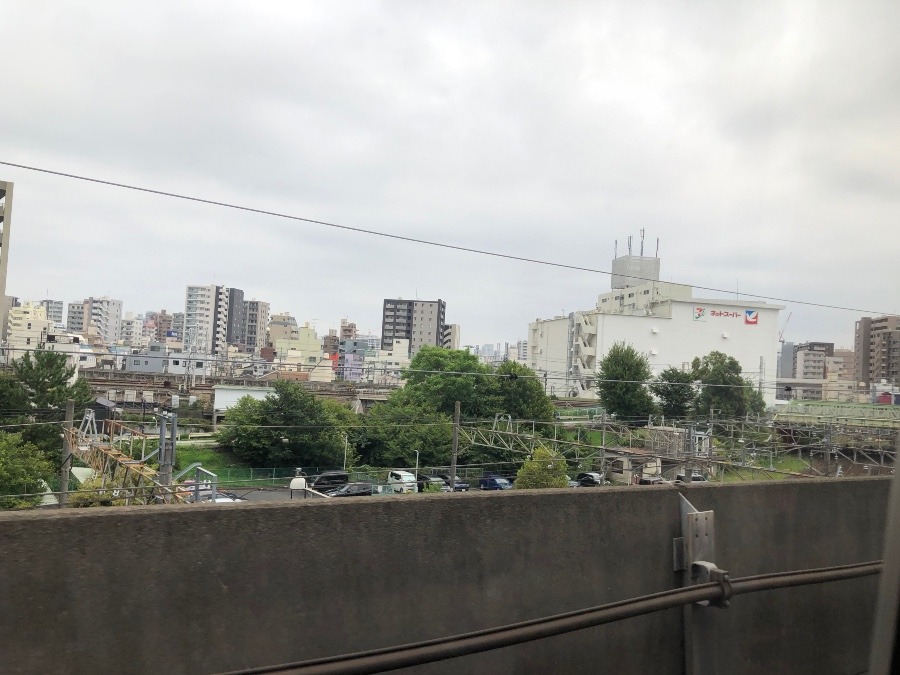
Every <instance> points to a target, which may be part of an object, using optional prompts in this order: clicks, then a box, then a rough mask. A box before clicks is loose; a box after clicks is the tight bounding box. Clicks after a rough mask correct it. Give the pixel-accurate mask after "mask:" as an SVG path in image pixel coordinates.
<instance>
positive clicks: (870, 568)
mask: <svg viewBox="0 0 900 675" xmlns="http://www.w3.org/2000/svg"><path fill="white" fill-rule="evenodd" d="M881 568H882V563H881V561H876V562H867V563H859V564H854V565H841V566H838V567H825V568H818V569H809V570H797V571H792V572H778V573H774V574H760V575H757V576H750V577H743V578H740V579H734V580H732V581H731V582H730V592H729V590H728V589H727V588H726V586H725V585H724V584H718V583H708V584H697V585H695V586H689V587H685V588H676V589H672V590H668V591H662V592H660V593H653V594H651V595H644V596H641V597H638V598H631V599H629V600H621V601H619V602H613V603H609V604H606V605H600V606H598V607H591V608H588V609H583V610H577V611H574V612H568V613H565V614H557V615H555V616H549V617H544V618H541V619H532V620H530V621H523V622H520V623H515V624H509V625H506V626H499V627H496V628H488V629H486V630H480V631H474V632H471V633H464V634H461V635H453V636H449V637H444V638H437V639H434V640H426V641H423V642H415V643H411V644H407V645H399V646H396V647H386V648H382V649H374V650H370V651H365V652H357V653H355V654H345V655H341V656H330V657H325V658H321V659H313V660H307V661H300V662H295V663H285V664H281V665H275V666H263V667H260V668H251V669H247V670H239V671H234V672H233V673H232V674H231V675H238V674H241V675H250V674H253V673H276V672H285V671H291V672H295V673H304V674H305V675H338V674H344V673H348V674H349V673H380V672H384V671H387V670H394V669H397V668H406V667H409V666H415V665H420V664H423V663H432V662H434V661H442V660H445V659H450V658H456V657H459V656H465V655H467V654H476V653H479V652H485V651H490V650H493V649H499V648H501V647H508V646H511V645H516V644H521V643H524V642H531V641H533V640H540V639H543V638H547V637H552V636H554V635H561V634H563V633H570V632H573V631H576V630H582V629H584V628H591V627H593V626H600V625H603V624H606V623H612V622H614V621H621V620H622V619H628V618H631V617H635V616H639V615H642V614H649V613H651V612H659V611H662V610H664V609H672V608H674V607H679V606H682V605H687V604H690V603H692V602H700V601H702V600H719V599H725V600H727V599H728V597H730V596H731V595H739V594H742V593H753V592H756V591H764V590H772V589H776V588H788V587H794V586H805V585H809V584H821V583H827V582H831V581H840V580H843V579H854V578H858V577H864V576H869V575H873V574H878V573H880V572H881Z"/></svg>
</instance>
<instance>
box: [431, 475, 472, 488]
mask: <svg viewBox="0 0 900 675" xmlns="http://www.w3.org/2000/svg"><path fill="white" fill-rule="evenodd" d="M437 477H438V478H440V479H441V480H443V481H444V482H445V483H446V484H447V485H450V474H449V473H439V474H437ZM453 491H454V492H468V491H469V484H468V483H466V482H464V481H461V480H460V479H459V476H457V477H456V481H454V483H453Z"/></svg>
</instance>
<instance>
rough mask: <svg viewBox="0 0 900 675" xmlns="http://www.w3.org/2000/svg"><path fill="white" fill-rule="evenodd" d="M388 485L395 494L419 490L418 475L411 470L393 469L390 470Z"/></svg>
mask: <svg viewBox="0 0 900 675" xmlns="http://www.w3.org/2000/svg"><path fill="white" fill-rule="evenodd" d="M388 485H389V486H390V487H391V490H392V491H393V492H394V494H401V493H407V492H418V491H419V486H418V485H417V484H416V477H415V476H414V475H413V474H411V473H410V472H409V471H402V470H400V469H391V470H390V471H388Z"/></svg>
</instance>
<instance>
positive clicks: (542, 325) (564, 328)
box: [528, 266, 783, 405]
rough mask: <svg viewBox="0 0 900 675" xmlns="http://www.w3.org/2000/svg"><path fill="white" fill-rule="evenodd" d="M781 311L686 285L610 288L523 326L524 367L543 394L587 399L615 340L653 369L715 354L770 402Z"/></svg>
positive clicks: (681, 366)
mask: <svg viewBox="0 0 900 675" xmlns="http://www.w3.org/2000/svg"><path fill="white" fill-rule="evenodd" d="M647 267H648V266H645V267H644V270H646V269H647ZM642 273H643V274H646V273H647V272H646V271H643V272H642ZM781 309H783V307H781V306H778V305H770V304H767V303H764V302H744V301H741V300H731V299H726V298H716V299H705V298H704V299H701V298H694V297H693V292H692V289H691V288H690V287H688V286H683V285H681V284H670V283H664V282H659V281H651V282H649V283H644V284H642V285H638V286H629V287H625V288H619V289H614V290H613V291H612V292H610V293H604V294H601V295H600V296H599V297H598V298H597V306H596V307H594V308H593V309H588V310H584V311H580V312H571V313H570V314H568V315H566V316H557V317H555V318H553V319H538V320H536V321H534V322H533V323H531V324H529V330H528V365H529V367H531V368H532V369H533V370H535V371H536V372H537V373H538V374H539V375H541V376H542V377H544V378H545V382H546V385H547V393H555V394H556V395H558V396H564V397H578V398H587V399H593V398H595V397H596V395H597V390H596V377H597V370H598V367H599V364H600V362H601V361H602V360H603V358H604V356H606V353H607V352H608V351H609V349H610V347H612V346H613V345H614V344H615V343H617V342H624V343H626V344H629V345H631V346H632V347H634V348H635V349H637V350H638V351H639V352H641V353H642V354H644V355H646V357H647V360H648V361H649V363H650V367H651V369H652V371H653V373H654V374H659V373H660V372H661V371H663V370H665V369H666V368H669V367H670V366H674V367H676V368H679V369H683V370H687V369H689V368H690V365H691V362H692V361H693V359H694V358H696V357H703V356H705V355H707V354H709V353H710V352H712V351H719V352H723V353H725V354H728V355H729V356H732V357H734V358H735V359H736V360H737V361H738V363H740V365H741V368H742V370H743V375H744V377H746V378H747V379H749V380H750V381H751V382H754V383H756V384H759V382H760V381H761V382H762V394H763V397H764V398H765V400H766V402H767V404H770V405H771V404H773V403H774V401H775V377H776V372H775V371H776V349H777V346H778V312H779V311H780V310H781Z"/></svg>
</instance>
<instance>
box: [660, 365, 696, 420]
mask: <svg viewBox="0 0 900 675" xmlns="http://www.w3.org/2000/svg"><path fill="white" fill-rule="evenodd" d="M693 382H694V374H693V373H691V372H685V371H683V370H679V369H678V368H674V367H669V368H666V369H665V370H664V371H662V372H661V373H660V374H659V377H658V378H657V379H656V381H655V382H653V383H651V384H650V391H651V392H652V393H653V395H654V396H656V398H658V399H659V410H660V412H661V413H662V414H663V415H665V416H666V417H669V418H672V419H682V418H684V417H687V416H688V414H690V413H691V412H692V411H693V406H694V397H695V396H696V392H695V391H694V384H693Z"/></svg>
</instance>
